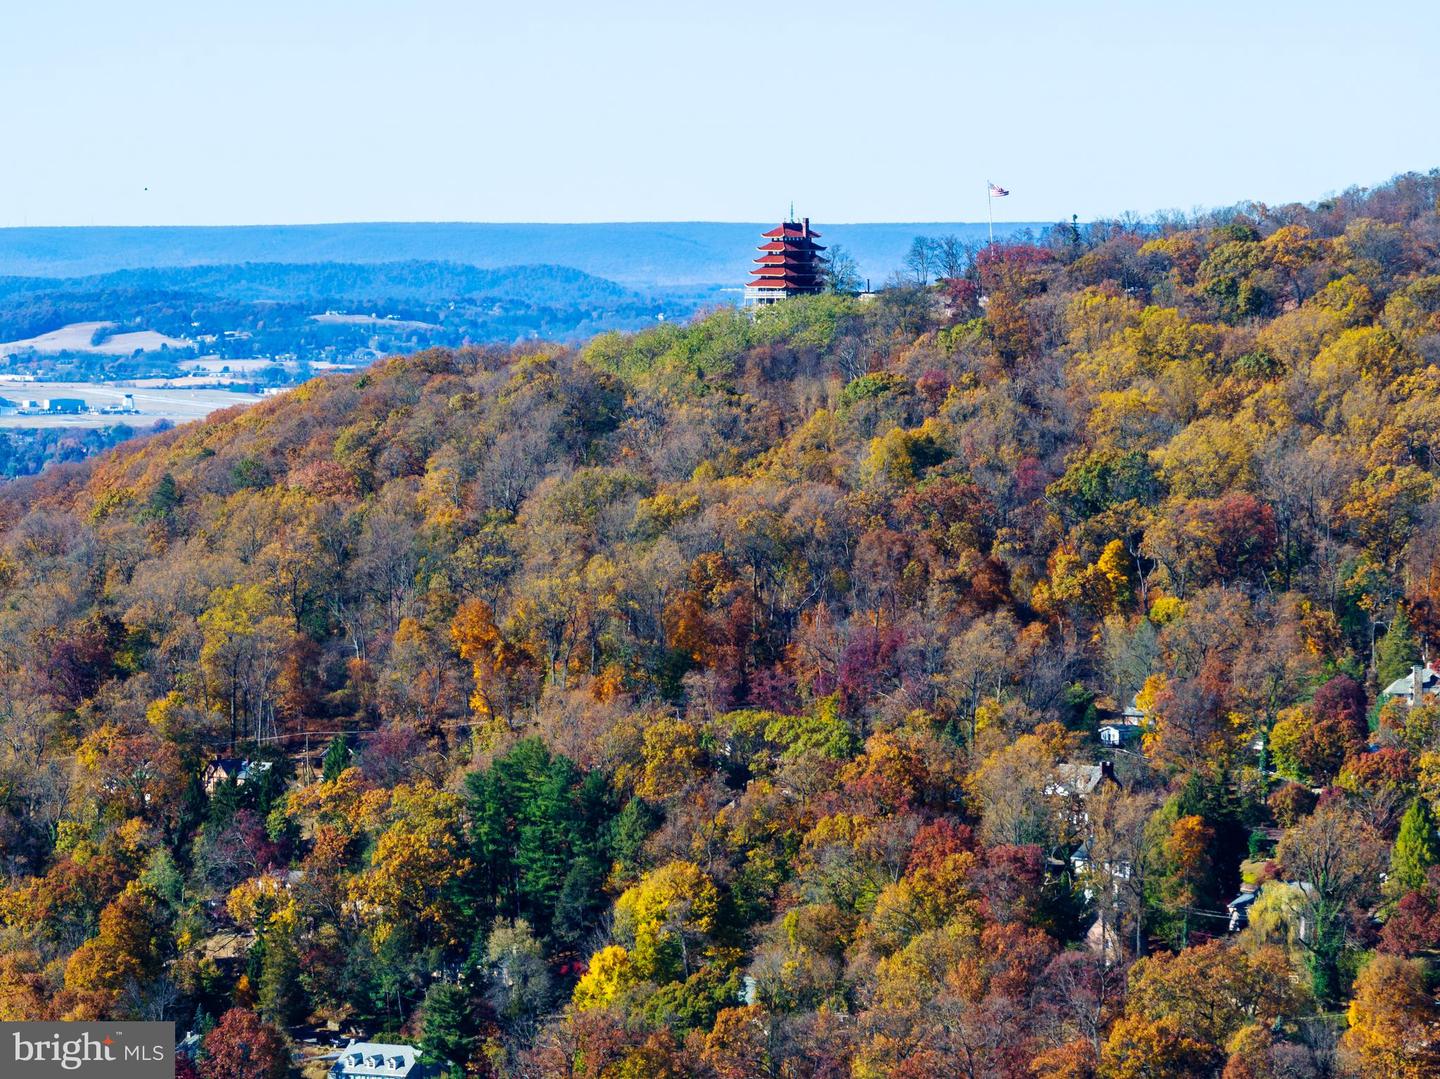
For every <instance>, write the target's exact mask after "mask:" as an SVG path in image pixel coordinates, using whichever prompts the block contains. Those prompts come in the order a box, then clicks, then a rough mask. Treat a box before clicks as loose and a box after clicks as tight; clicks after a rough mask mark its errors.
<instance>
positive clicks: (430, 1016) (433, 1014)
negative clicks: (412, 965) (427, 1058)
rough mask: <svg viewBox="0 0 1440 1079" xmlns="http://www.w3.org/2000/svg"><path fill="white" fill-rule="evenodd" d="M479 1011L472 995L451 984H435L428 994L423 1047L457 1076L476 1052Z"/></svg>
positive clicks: (422, 1038) (423, 1011)
mask: <svg viewBox="0 0 1440 1079" xmlns="http://www.w3.org/2000/svg"><path fill="white" fill-rule="evenodd" d="M475 1010H476V1009H475V1008H474V1007H472V1006H471V1003H470V998H469V994H467V993H466V992H465V990H464V989H462V988H461V987H460V986H458V985H455V984H453V983H451V982H435V983H434V984H433V985H431V986H430V989H429V991H428V992H427V993H426V994H425V1005H424V1008H423V1009H422V1013H423V1017H424V1018H423V1022H422V1025H421V1029H422V1031H423V1033H422V1034H421V1038H420V1045H421V1047H422V1048H424V1050H425V1052H426V1053H428V1054H430V1055H431V1056H433V1057H435V1058H436V1059H437V1060H441V1061H445V1062H448V1063H449V1064H450V1065H451V1066H452V1067H451V1070H452V1071H453V1073H454V1074H457V1075H458V1074H460V1069H462V1068H463V1067H464V1066H465V1064H466V1062H467V1061H469V1059H470V1056H471V1054H472V1053H474V1051H475V1022H474V1019H473V1018H472V1017H473V1015H474V1013H475Z"/></svg>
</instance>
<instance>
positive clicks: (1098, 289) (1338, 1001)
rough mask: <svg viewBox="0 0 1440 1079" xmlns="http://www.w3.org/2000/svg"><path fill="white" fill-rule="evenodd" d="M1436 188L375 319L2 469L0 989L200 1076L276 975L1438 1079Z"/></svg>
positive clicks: (441, 1044) (740, 1037)
mask: <svg viewBox="0 0 1440 1079" xmlns="http://www.w3.org/2000/svg"><path fill="white" fill-rule="evenodd" d="M1437 197H1440V173H1432V174H1429V175H1425V176H1407V177H1402V178H1400V179H1397V180H1395V181H1393V182H1392V183H1390V184H1388V185H1386V186H1384V187H1381V188H1379V189H1376V190H1373V191H1369V192H1351V193H1348V194H1346V195H1344V196H1342V197H1339V198H1336V199H1334V200H1331V201H1329V202H1326V203H1323V204H1320V205H1317V206H1310V207H1305V206H1298V205H1292V206H1284V207H1263V206H1255V207H1249V208H1247V209H1246V210H1245V211H1243V212H1236V213H1233V214H1232V213H1226V214H1223V215H1215V216H1214V217H1213V218H1211V219H1200V220H1187V221H1177V222H1172V223H1168V224H1165V225H1149V226H1144V227H1135V228H1128V227H1121V226H1118V225H1116V226H1094V227H1091V228H1087V229H1083V230H1073V229H1069V228H1057V229H1055V230H1052V231H1050V232H1048V233H1047V234H1045V236H1044V238H1043V240H1042V241H1040V242H1038V243H1036V244H1035V245H1024V246H1020V245H1000V246H995V247H992V248H987V249H984V250H983V251H981V252H980V254H979V255H978V256H977V257H976V258H975V259H974V260H973V262H972V264H971V265H970V266H969V268H968V270H967V271H966V272H965V273H964V274H963V275H962V276H959V277H956V278H954V279H950V280H946V281H944V282H942V283H941V284H940V285H938V286H933V287H929V288H919V287H916V288H894V289H890V290H887V291H885V292H883V293H882V294H881V295H879V296H878V297H877V298H875V299H874V300H873V301H871V302H868V303H862V302H861V301H859V300H858V299H853V298H849V297H845V296H838V295H825V296H817V297H810V298H804V299H797V300H791V301H787V302H785V303H783V304H780V305H778V306H776V307H774V308H771V309H766V310H763V311H761V312H760V313H759V314H758V315H756V316H755V318H754V319H753V320H752V319H751V318H749V317H747V316H746V315H745V314H743V313H741V312H737V311H722V312H719V313H716V314H713V315H711V316H709V317H706V318H704V319H702V320H699V321H697V322H695V323H693V324H692V325H688V326H679V325H671V324H667V325H664V326H660V327H656V328H654V329H650V330H646V331H644V332H642V333H640V334H637V335H621V334H610V335H605V336H601V337H598V338H595V339H593V340H592V341H590V342H589V343H588V344H586V345H585V346H583V347H581V348H579V349H571V348H566V347H561V346H552V345H535V346H531V347H525V348H519V349H515V350H509V351H506V350H500V349H488V350H485V349H481V350H461V351H455V352H449V351H430V352H422V353H419V354H416V355H413V356H409V357H405V358H400V359H395V360H391V361H388V362H386V363H384V364H382V365H379V366H377V367H376V368H375V369H373V370H372V371H370V372H368V373H365V374H362V375H356V376H346V377H335V378H329V379H322V380H316V381H312V382H309V383H307V384H305V385H304V386H302V387H300V388H299V389H297V390H295V391H293V392H291V393H288V394H286V395H284V396H282V397H280V398H277V399H274V400H270V401H266V402H264V403H262V404H260V405H256V406H254V407H251V408H249V409H246V410H233V411H231V412H228V413H221V414H217V415H216V416H214V417H212V418H211V419H210V420H209V421H207V422H205V423H202V424H193V425H188V426H185V427H182V428H178V429H176V430H173V431H170V432H165V433H162V434H159V435H156V436H155V437H152V438H150V439H148V440H146V441H145V442H143V443H142V444H133V445H127V446H122V447H119V448H118V449H116V450H113V451H111V452H109V453H107V454H105V455H103V456H102V457H100V458H97V459H95V460H93V461H90V462H86V463H84V464H78V465H65V466H59V467H56V468H54V469H52V470H51V471H49V472H47V473H46V474H44V475H42V476H40V477H35V478H33V479H29V480H22V481H17V482H16V483H14V484H11V485H9V486H7V487H5V488H0V530H3V531H0V552H3V554H0V851H3V855H4V864H3V865H4V872H5V877H4V881H3V886H0V927H3V928H0V1018H4V1019H21V1018H24V1019H35V1018H42V1017H62V1016H63V1017H92V1016H106V1017H117V1018H119V1017H124V1018H131V1017H134V1018H149V1017H163V1018H173V1019H175V1020H176V1021H177V1022H178V1023H179V1026H180V1029H181V1031H182V1032H183V1031H184V1030H186V1029H191V1028H195V1029H198V1030H200V1031H201V1032H202V1033H203V1032H205V1031H209V1033H208V1034H207V1035H206V1037H205V1039H204V1042H203V1045H204V1047H205V1054H206V1055H205V1058H204V1059H202V1060H201V1061H200V1064H199V1072H200V1074H201V1075H202V1076H206V1077H207V1079H229V1077H231V1076H236V1077H238V1076H241V1075H250V1074H266V1075H283V1074H285V1070H286V1067H287V1064H286V1063H285V1060H284V1057H283V1054H282V1053H281V1051H280V1046H281V1045H282V1041H281V1039H282V1037H284V1036H298V1034H297V1030H298V1027H297V1024H301V1023H305V1022H323V1021H326V1020H334V1021H337V1022H339V1023H341V1024H342V1025H350V1024H353V1025H354V1026H355V1027H356V1029H358V1030H360V1031H363V1032H365V1033H367V1034H370V1035H376V1036H378V1035H382V1034H388V1035H392V1036H394V1037H398V1038H405V1039H409V1040H413V1041H415V1042H417V1043H419V1044H422V1045H424V1046H425V1048H426V1049H427V1050H428V1052H429V1053H430V1054H431V1056H432V1058H433V1059H435V1060H437V1061H442V1062H446V1063H447V1065H448V1066H450V1067H452V1068H453V1069H454V1071H455V1074H465V1075H483V1076H526V1077H561V1076H565V1077H582V1076H583V1077H590V1079H598V1077H606V1079H611V1077H615V1079H619V1077H636V1079H639V1077H662V1076H689V1075H698V1076H705V1077H710V1079H740V1077H749V1076H785V1077H796V1079H798V1077H816V1079H819V1077H839V1076H853V1077H857V1079H869V1077H880V1076H892V1077H910V1079H920V1077H931V1076H952V1075H959V1076H968V1077H1021V1076H1032V1077H1049V1079H1080V1077H1086V1076H1097V1075H1098V1076H1104V1077H1113V1079H1129V1077H1141V1076H1148V1077H1189V1076H1195V1077H1200V1076H1220V1075H1222V1074H1223V1076H1225V1077H1226V1079H1279V1077H1287V1079H1302V1077H1322V1076H1332V1075H1353V1076H1364V1077H1392V1076H1399V1077H1417V1079H1418V1077H1422V1076H1429V1075H1435V1074H1440V1010H1437V1008H1436V1006H1435V1003H1434V988H1435V980H1436V973H1437V972H1436V969H1435V965H1434V957H1435V955H1436V954H1437V952H1436V949H1437V948H1440V869H1437V868H1436V867H1437V863H1440V833H1437V828H1436V821H1435V812H1436V810H1435V806H1436V802H1437V800H1440V706H1437V703H1436V700H1437V699H1436V698H1434V697H1431V698H1428V699H1425V698H1424V697H1423V694H1422V700H1421V701H1420V703H1419V704H1418V706H1417V707H1414V708H1411V707H1408V702H1407V700H1406V699H1405V698H1403V697H1401V698H1397V699H1395V700H1391V701H1389V702H1388V703H1387V702H1386V701H1385V700H1384V699H1383V698H1382V695H1381V693H1380V690H1381V689H1383V688H1384V687H1385V686H1386V685H1388V684H1389V683H1391V682H1393V681H1395V680H1396V679H1398V678H1403V677H1406V676H1408V675H1409V674H1410V673H1411V670H1412V666H1414V665H1419V664H1422V663H1423V662H1424V658H1423V657H1424V656H1426V655H1427V654H1429V653H1428V650H1429V649H1430V648H1433V646H1434V645H1435V643H1436V642H1437V641H1440V456H1437V455H1440V216H1437V212H1436V207H1437ZM1132 702H1133V705H1134V707H1133V709H1132V710H1131V712H1132V716H1134V718H1135V719H1136V721H1137V724H1138V737H1136V738H1135V739H1134V740H1129V739H1128V738H1124V735H1123V734H1122V735H1121V736H1119V737H1121V738H1122V739H1124V740H1123V741H1122V744H1121V745H1120V746H1119V747H1116V748H1111V747H1107V746H1105V745H1104V744H1102V742H1101V740H1100V738H1099V737H1098V734H1097V731H1098V728H1099V727H1100V726H1102V725H1104V724H1106V723H1109V724H1110V725H1111V726H1112V727H1114V728H1115V729H1117V730H1119V729H1120V728H1121V727H1123V726H1124V720H1123V718H1122V715H1121V713H1122V712H1123V711H1124V710H1125V709H1126V708H1127V706H1130V705H1132ZM217 757H227V758H229V757H233V758H235V759H236V760H237V761H245V762H248V767H245V766H241V765H238V764H236V765H232V766H227V768H228V773H229V775H228V777H227V776H226V775H220V776H217V775H216V773H215V772H214V771H213V769H211V768H210V766H211V765H212V763H213V762H214V761H215V760H216V758H217ZM1102 764H1103V765H1104V766H1105V767H1099V765H1102ZM1092 765H1093V766H1096V767H1093V768H1092V767H1089V766H1092ZM242 767H243V768H244V770H243V772H242V771H241V769H242ZM1112 776H1113V781H1112V778H1111V777H1112ZM207 777H208V778H209V779H210V780H211V783H210V784H209V785H210V786H211V787H212V788H213V789H212V790H211V791H209V792H208V793H207V790H206V783H205V780H206V778H207ZM1242 887H1243V888H1245V889H1246V892H1245V894H1248V895H1251V896H1252V898H1253V902H1251V903H1250V906H1249V911H1248V918H1241V917H1239V916H1237V917H1236V919H1235V920H1234V922H1233V923H1232V918H1231V915H1230V912H1229V911H1228V910H1227V903H1230V902H1231V901H1233V900H1235V899H1237V897H1238V896H1240V895H1241V889H1242ZM1242 906H1243V904H1242ZM1247 921H1248V924H1245V923H1246V922H1247ZM1232 928H1233V929H1234V931H1233V932H1232V931H1231V929H1232ZM222 1017H223V1021H221V1020H222ZM217 1021H219V1022H218V1025H216V1023H217ZM212 1026H213V1028H214V1029H213V1030H212V1029H211V1027H212ZM272 1028H273V1029H272ZM277 1031H278V1033H277ZM240 1041H243V1042H244V1043H245V1044H247V1045H250V1046H252V1047H253V1049H252V1050H251V1051H252V1052H253V1055H252V1058H251V1063H250V1064H248V1065H244V1066H240V1067H241V1070H235V1069H236V1067H237V1065H235V1064H234V1060H235V1058H236V1051H235V1045H236V1044H237V1042H240ZM267 1054H270V1056H267ZM271 1057H273V1058H274V1059H273V1060H272V1059H271ZM257 1061H258V1062H257ZM245 1068H249V1069H250V1070H248V1071H247V1070H244V1069H245ZM262 1068H263V1069H268V1070H263V1071H262Z"/></svg>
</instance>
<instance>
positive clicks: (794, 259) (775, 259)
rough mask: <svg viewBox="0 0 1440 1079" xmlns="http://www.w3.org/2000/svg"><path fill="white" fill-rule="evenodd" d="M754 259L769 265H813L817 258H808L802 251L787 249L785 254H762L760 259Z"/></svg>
mask: <svg viewBox="0 0 1440 1079" xmlns="http://www.w3.org/2000/svg"><path fill="white" fill-rule="evenodd" d="M753 261H755V262H763V263H764V264H765V265H767V266H780V265H791V266H809V265H811V264H812V263H813V262H814V261H815V260H814V259H812V258H807V257H806V256H805V254H804V253H802V252H788V251H787V252H786V253H785V254H783V255H761V256H760V257H759V258H758V259H754V260H753Z"/></svg>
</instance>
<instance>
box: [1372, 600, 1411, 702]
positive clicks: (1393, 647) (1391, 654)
mask: <svg viewBox="0 0 1440 1079" xmlns="http://www.w3.org/2000/svg"><path fill="white" fill-rule="evenodd" d="M1419 662H1420V642H1419V641H1418V640H1416V638H1415V628H1414V627H1413V626H1412V625H1411V624H1410V619H1409V618H1408V617H1406V615H1405V609H1404V608H1403V607H1402V608H1400V610H1399V611H1398V612H1396V614H1395V618H1394V619H1393V620H1392V621H1391V623H1390V628H1389V629H1388V630H1387V631H1386V632H1385V636H1384V637H1382V638H1380V644H1379V646H1378V647H1377V648H1376V649H1375V677H1376V678H1378V679H1379V680H1380V688H1381V689H1384V688H1385V687H1386V686H1388V685H1389V684H1390V683H1391V682H1393V681H1395V679H1397V678H1404V677H1405V676H1406V675H1407V674H1409V673H1410V668H1411V667H1413V666H1414V665H1415V664H1416V663H1419Z"/></svg>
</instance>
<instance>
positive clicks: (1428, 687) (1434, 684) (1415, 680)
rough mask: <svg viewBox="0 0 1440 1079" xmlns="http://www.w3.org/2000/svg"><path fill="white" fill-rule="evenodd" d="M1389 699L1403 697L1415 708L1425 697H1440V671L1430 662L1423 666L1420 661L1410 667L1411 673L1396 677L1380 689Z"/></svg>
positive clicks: (1409, 705)
mask: <svg viewBox="0 0 1440 1079" xmlns="http://www.w3.org/2000/svg"><path fill="white" fill-rule="evenodd" d="M1380 694H1381V696H1383V697H1384V698H1385V699H1386V700H1387V701H1390V700H1394V699H1395V698H1396V697H1403V698H1404V699H1405V703H1406V705H1407V706H1408V707H1410V708H1414V707H1415V706H1416V705H1417V704H1420V703H1421V702H1422V701H1423V700H1424V699H1425V698H1427V697H1429V698H1431V699H1432V702H1431V703H1433V698H1436V697H1440V672H1437V671H1436V670H1435V669H1434V667H1432V666H1431V665H1430V664H1429V663H1427V664H1425V665H1424V666H1423V667H1422V666H1420V665H1419V664H1418V663H1417V664H1416V665H1415V666H1413V667H1411V668H1410V673H1409V674H1407V675H1405V676H1403V677H1401V678H1397V679H1395V681H1393V682H1391V683H1390V684H1389V685H1388V686H1386V687H1385V688H1384V689H1383V690H1381V691H1380Z"/></svg>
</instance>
